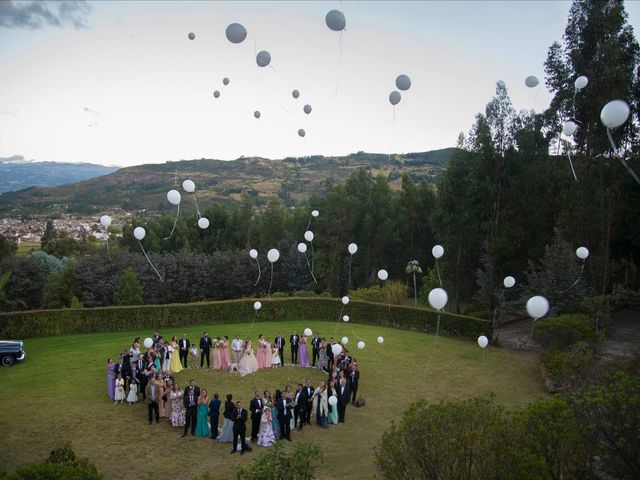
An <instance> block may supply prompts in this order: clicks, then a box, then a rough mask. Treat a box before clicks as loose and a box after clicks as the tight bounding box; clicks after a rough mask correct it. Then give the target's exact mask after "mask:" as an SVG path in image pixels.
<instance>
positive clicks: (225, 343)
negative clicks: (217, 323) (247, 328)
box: [220, 335, 231, 370]
mask: <svg viewBox="0 0 640 480" xmlns="http://www.w3.org/2000/svg"><path fill="white" fill-rule="evenodd" d="M220 346H221V349H220V353H221V356H222V369H223V370H229V367H230V366H231V355H230V354H229V337H227V336H226V335H225V336H224V337H222V340H221V341H220Z"/></svg>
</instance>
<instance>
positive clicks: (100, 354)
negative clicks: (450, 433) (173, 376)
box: [0, 322, 545, 480]
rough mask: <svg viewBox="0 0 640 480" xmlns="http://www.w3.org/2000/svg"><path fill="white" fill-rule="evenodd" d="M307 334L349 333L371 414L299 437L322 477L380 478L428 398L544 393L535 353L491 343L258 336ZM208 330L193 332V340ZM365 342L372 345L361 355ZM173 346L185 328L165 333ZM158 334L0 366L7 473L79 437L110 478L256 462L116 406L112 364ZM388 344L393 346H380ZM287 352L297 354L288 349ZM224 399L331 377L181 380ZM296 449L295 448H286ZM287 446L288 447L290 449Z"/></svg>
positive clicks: (115, 338) (38, 351) (80, 339)
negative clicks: (317, 455) (111, 394)
mask: <svg viewBox="0 0 640 480" xmlns="http://www.w3.org/2000/svg"><path fill="white" fill-rule="evenodd" d="M306 327H309V328H311V329H313V330H314V331H315V330H319V331H320V332H321V334H322V335H323V336H325V337H329V336H334V337H336V338H341V337H342V336H345V335H346V336H348V337H349V340H350V341H349V346H350V347H352V348H351V349H350V350H351V351H352V352H353V354H354V356H356V358H357V359H358V363H359V364H360V367H361V379H360V389H359V393H362V394H363V395H364V396H365V398H366V400H367V404H366V406H365V407H364V408H360V409H357V408H353V407H349V408H348V409H347V416H346V423H345V424H341V425H338V426H332V427H331V428H329V429H328V430H323V429H320V428H318V427H316V426H312V427H311V428H305V429H304V430H303V431H302V432H294V433H293V434H292V437H293V440H294V442H297V441H305V442H314V443H316V444H318V445H319V446H320V447H321V448H322V450H323V452H324V462H323V466H322V468H321V471H320V475H319V478H321V479H334V478H354V479H361V478H372V477H373V476H374V474H375V468H374V464H373V452H372V447H373V446H374V445H375V444H376V443H377V441H378V440H379V438H380V436H381V434H382V432H383V431H384V430H385V429H386V428H387V427H388V426H389V424H390V422H391V420H393V419H395V418H398V416H399V415H400V413H401V412H402V411H403V410H404V409H406V407H408V406H409V404H410V403H411V402H413V401H415V400H418V399H420V398H425V399H428V400H430V401H439V400H456V399H463V398H468V397H472V396H487V395H489V394H491V393H494V394H495V395H496V399H497V401H498V402H499V403H501V404H504V405H506V406H508V407H516V406H521V405H524V404H526V403H528V402H530V401H532V400H533V399H535V398H537V397H540V396H543V395H545V393H544V387H543V384H542V381H541V380H540V375H539V362H538V359H537V358H536V357H534V356H529V355H523V354H515V353H511V352H507V351H504V350H501V349H497V348H491V347H489V348H488V349H487V351H486V352H483V351H481V350H480V348H479V347H478V346H477V344H476V343H475V342H469V341H462V340H457V339H451V338H444V337H435V336H432V335H426V334H420V333H413V332H408V331H404V330H396V329H383V328H379V327H372V326H365V325H351V324H345V323H342V322H340V324H339V325H338V326H337V327H338V328H337V331H336V324H335V323H332V322H308V323H306V324H300V322H279V323H266V322H258V323H256V325H255V326H254V327H253V330H252V335H251V336H252V338H254V339H255V338H257V335H258V333H264V334H265V335H267V336H269V337H271V338H273V337H274V336H275V334H276V333H277V332H278V331H282V333H283V334H284V336H285V337H286V338H287V339H288V336H289V333H290V331H291V329H293V328H296V329H297V330H298V331H301V330H302V329H304V328H306ZM206 328H207V330H208V332H209V334H210V335H213V336H217V335H229V337H232V336H233V335H234V334H235V333H236V332H239V333H241V334H242V335H243V337H244V336H246V335H247V334H249V333H250V324H236V325H229V326H215V327H206ZM204 329H205V327H190V328H188V329H186V333H188V334H189V336H190V338H191V340H192V341H194V340H196V341H197V339H198V338H199V337H200V336H201V334H202V331H203V330H204ZM354 331H355V334H357V336H359V337H361V338H362V339H363V340H364V341H365V342H366V348H365V349H364V350H362V351H360V350H358V349H357V348H356V343H357V338H356V335H355V334H354ZM161 333H162V334H163V336H164V337H165V338H171V335H173V334H177V335H180V334H182V333H183V331H179V330H176V331H171V330H167V331H162V332H161ZM151 334H152V332H124V333H110V334H93V335H72V336H64V337H47V338H34V339H31V340H28V341H26V343H25V349H26V352H27V359H26V360H25V361H24V362H23V363H22V364H19V365H16V366H14V367H12V368H8V369H7V368H5V369H1V370H0V405H1V406H2V407H1V408H2V409H1V410H0V412H1V413H0V469H5V470H7V471H13V470H14V469H16V468H17V467H19V466H21V465H24V464H27V463H31V462H34V461H41V460H43V459H44V458H46V456H47V455H48V453H49V451H50V450H51V449H52V448H54V447H56V446H59V445H61V444H63V443H65V442H66V441H72V442H73V445H74V448H75V449H76V452H77V453H78V454H80V455H81V456H83V457H88V458H89V459H90V460H91V461H92V462H94V463H95V464H96V466H97V467H98V469H99V470H100V471H101V472H103V473H104V474H105V475H106V476H107V477H108V478H114V479H115V478H126V477H128V476H130V475H131V472H135V475H136V477H137V478H154V479H157V480H158V479H176V478H181V479H182V478H186V479H189V478H191V477H193V476H196V475H200V474H202V473H205V472H209V473H210V474H211V475H212V477H213V478H216V479H227V478H233V472H234V471H235V470H236V469H237V467H238V465H241V464H244V463H247V462H249V461H250V460H251V459H252V458H255V456H256V453H257V452H259V451H260V450H262V449H260V447H257V448H254V451H253V452H251V453H249V454H248V455H244V456H239V455H229V451H230V450H231V448H230V446H229V445H228V444H225V445H221V444H218V443H217V442H213V441H211V440H209V439H200V438H194V437H191V436H190V435H189V436H188V437H187V438H184V439H183V438H180V435H181V433H182V432H181V431H179V429H173V428H172V427H171V426H170V425H169V424H168V420H167V419H162V421H161V424H160V425H155V424H154V425H152V426H149V425H147V418H146V415H147V411H146V405H145V404H142V403H141V404H136V405H133V406H129V405H127V404H125V405H113V403H112V402H110V401H109V400H108V398H107V395H106V359H107V358H108V357H109V356H115V355H116V354H117V353H118V352H120V351H121V350H122V348H123V347H124V346H125V345H128V344H129V343H130V342H131V341H132V339H133V337H134V336H135V335H140V336H142V337H143V338H144V337H145V336H150V335H151ZM378 335H382V336H384V339H385V341H384V344H383V345H379V344H378V343H377V342H376V340H375V339H376V337H377V336H378ZM285 356H286V357H289V349H288V345H287V348H286V351H285ZM192 377H193V378H195V379H196V380H197V381H198V385H200V386H201V387H203V388H206V389H207V390H208V391H209V392H212V391H215V392H219V393H220V395H221V398H222V397H223V396H224V395H225V394H226V393H233V394H234V400H235V399H238V398H240V399H241V400H242V401H243V403H244V404H245V406H246V405H247V404H248V402H249V400H250V399H251V398H252V392H253V390H254V389H256V388H257V389H260V390H264V389H265V388H269V389H271V390H272V391H274V390H275V389H276V388H283V387H284V385H286V384H287V383H290V384H292V385H294V384H296V383H298V382H299V381H301V380H303V379H304V378H311V379H312V382H313V385H314V386H316V385H318V382H319V381H320V380H321V379H322V378H324V376H323V375H321V374H320V373H319V372H318V371H317V370H315V369H304V370H303V369H301V368H297V367H286V368H284V369H278V370H271V369H268V370H262V371H260V372H258V373H256V374H254V375H250V376H247V377H245V378H244V379H243V378H241V377H240V376H238V375H237V374H233V375H230V374H225V373H222V372H217V371H206V370H199V369H189V370H186V371H183V372H181V373H180V374H178V381H179V383H180V385H185V384H186V383H187V382H188V380H189V378H192ZM287 443H288V442H287ZM287 448H290V447H289V445H287Z"/></svg>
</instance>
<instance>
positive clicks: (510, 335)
mask: <svg viewBox="0 0 640 480" xmlns="http://www.w3.org/2000/svg"><path fill="white" fill-rule="evenodd" d="M530 334H531V320H530V319H523V320H517V321H515V322H510V323H507V324H505V325H501V326H500V327H499V328H498V329H497V341H498V344H499V345H500V346H501V347H502V348H505V349H507V350H511V351H513V352H524V353H540V352H541V351H542V347H541V346H540V345H539V344H538V343H537V342H536V341H534V340H533V339H532V338H531V337H530ZM494 340H495V339H494Z"/></svg>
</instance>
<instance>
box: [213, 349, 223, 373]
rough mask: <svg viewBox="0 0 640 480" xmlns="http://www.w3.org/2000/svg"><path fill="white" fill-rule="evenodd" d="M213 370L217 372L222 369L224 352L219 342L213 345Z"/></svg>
mask: <svg viewBox="0 0 640 480" xmlns="http://www.w3.org/2000/svg"><path fill="white" fill-rule="evenodd" d="M213 368H214V369H216V370H220V369H221V368H222V350H221V349H220V344H219V343H218V342H216V343H214V344H213Z"/></svg>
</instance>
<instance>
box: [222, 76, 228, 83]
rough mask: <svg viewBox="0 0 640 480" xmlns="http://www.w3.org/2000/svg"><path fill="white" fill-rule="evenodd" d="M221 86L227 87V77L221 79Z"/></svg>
mask: <svg viewBox="0 0 640 480" xmlns="http://www.w3.org/2000/svg"><path fill="white" fill-rule="evenodd" d="M222 84H223V85H229V79H228V78H227V77H224V78H223V79H222Z"/></svg>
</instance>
